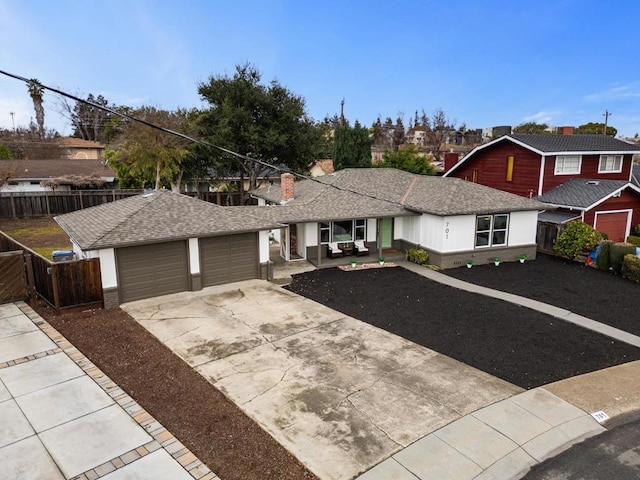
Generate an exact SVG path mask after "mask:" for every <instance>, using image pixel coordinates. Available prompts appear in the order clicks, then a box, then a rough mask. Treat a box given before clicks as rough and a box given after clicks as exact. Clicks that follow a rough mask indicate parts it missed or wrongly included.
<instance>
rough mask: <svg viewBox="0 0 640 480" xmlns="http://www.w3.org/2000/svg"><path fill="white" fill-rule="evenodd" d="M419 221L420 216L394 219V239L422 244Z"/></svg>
mask: <svg viewBox="0 0 640 480" xmlns="http://www.w3.org/2000/svg"><path fill="white" fill-rule="evenodd" d="M421 219H422V216H415V217H397V218H395V219H394V221H393V231H394V235H393V236H394V238H395V239H396V240H406V241H407V242H411V243H415V244H418V245H420V244H422V235H421V231H420V225H421Z"/></svg>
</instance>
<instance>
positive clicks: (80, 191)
mask: <svg viewBox="0 0 640 480" xmlns="http://www.w3.org/2000/svg"><path fill="white" fill-rule="evenodd" d="M78 195H80V210H84V202H83V201H82V190H78Z"/></svg>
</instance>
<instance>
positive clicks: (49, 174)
mask: <svg viewBox="0 0 640 480" xmlns="http://www.w3.org/2000/svg"><path fill="white" fill-rule="evenodd" d="M2 168H3V169H4V170H9V171H10V172H12V173H13V175H12V176H11V179H12V180H20V179H25V180H45V179H50V178H57V177H62V176H65V175H88V176H91V175H96V176H98V177H101V178H105V179H110V181H113V179H114V178H115V176H116V174H115V172H114V171H113V170H112V169H111V168H110V167H108V166H106V165H104V164H103V163H102V162H101V161H100V160H95V159H69V158H60V159H48V160H2Z"/></svg>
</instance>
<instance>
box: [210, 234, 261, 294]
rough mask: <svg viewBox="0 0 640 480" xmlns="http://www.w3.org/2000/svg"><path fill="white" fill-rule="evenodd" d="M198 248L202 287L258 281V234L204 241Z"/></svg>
mask: <svg viewBox="0 0 640 480" xmlns="http://www.w3.org/2000/svg"><path fill="white" fill-rule="evenodd" d="M199 247H200V272H201V275H202V287H203V288H204V287H211V286H213V285H221V284H224V283H231V282H239V281H242V280H251V279H253V278H259V270H258V265H259V262H258V234H257V233H255V232H252V233H243V234H239V235H225V236H221V237H208V238H201V239H200V240H199Z"/></svg>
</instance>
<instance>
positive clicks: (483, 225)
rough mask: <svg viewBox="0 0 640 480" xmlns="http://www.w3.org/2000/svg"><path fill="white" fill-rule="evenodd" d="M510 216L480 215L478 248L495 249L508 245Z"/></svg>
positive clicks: (477, 230)
mask: <svg viewBox="0 0 640 480" xmlns="http://www.w3.org/2000/svg"><path fill="white" fill-rule="evenodd" d="M508 231H509V214H507V213H499V214H496V215H478V216H477V217H476V247H478V248H482V247H495V246H499V245H506V244H507V233H508Z"/></svg>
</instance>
